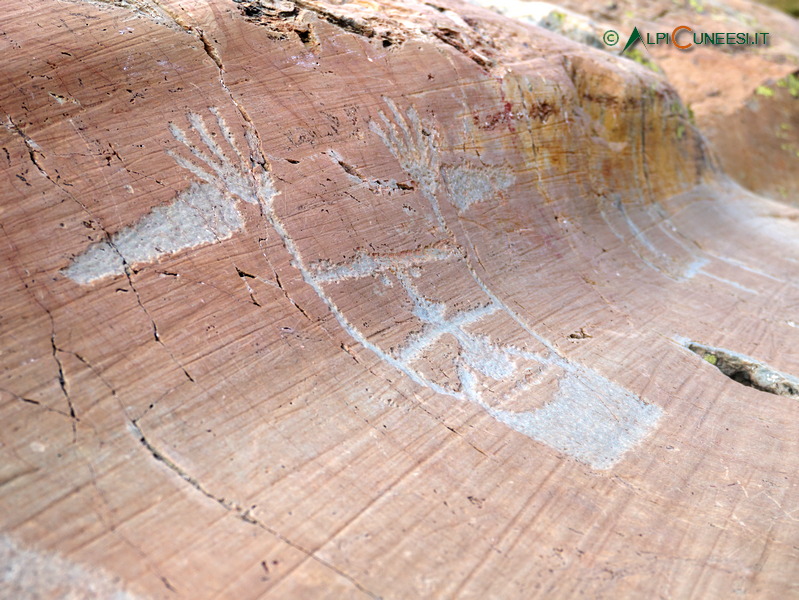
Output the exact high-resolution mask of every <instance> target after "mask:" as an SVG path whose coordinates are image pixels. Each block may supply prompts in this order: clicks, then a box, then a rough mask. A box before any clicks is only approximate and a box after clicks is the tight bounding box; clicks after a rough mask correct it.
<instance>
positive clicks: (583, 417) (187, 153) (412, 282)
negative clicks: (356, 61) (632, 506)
mask: <svg viewBox="0 0 799 600" xmlns="http://www.w3.org/2000/svg"><path fill="white" fill-rule="evenodd" d="M386 105H387V107H388V109H389V112H390V116H387V115H386V114H384V113H382V112H381V113H380V114H379V118H380V122H379V123H378V122H377V121H373V122H372V130H373V131H374V133H375V134H376V135H377V136H378V137H379V138H380V139H381V140H382V141H383V143H384V144H385V146H386V147H387V148H388V149H389V151H390V152H391V154H392V155H393V156H394V157H395V158H396V160H397V161H398V162H399V164H400V166H401V167H402V169H403V170H404V171H405V172H406V173H407V174H408V176H409V177H410V178H411V179H412V180H413V181H414V182H415V184H416V186H417V189H418V190H419V193H420V194H421V196H422V197H423V199H424V201H425V202H427V203H428V205H429V208H430V211H431V212H432V218H431V222H432V227H431V232H432V233H431V234H430V235H431V236H432V240H430V241H428V242H426V243H414V240H413V239H408V240H405V241H406V242H407V243H406V244H404V247H402V248H399V247H398V248H397V249H396V251H393V250H388V251H381V252H377V251H369V252H366V251H364V250H363V249H354V250H353V252H352V253H351V256H349V257H345V258H344V259H343V260H341V259H340V258H339V259H336V260H333V259H332V258H316V259H314V260H311V261H308V260H306V258H305V257H304V255H303V251H302V250H301V247H300V246H301V245H300V243H299V242H298V241H297V239H298V236H297V233H302V232H298V231H296V230H295V229H294V225H291V224H287V223H284V220H283V219H282V218H281V216H280V215H279V214H278V213H277V211H276V209H275V206H274V202H273V199H274V197H275V195H276V190H275V186H274V183H273V180H272V177H271V174H270V170H269V165H268V163H267V161H266V159H265V157H264V154H263V151H262V149H261V148H260V144H259V141H258V138H257V136H256V134H255V131H254V130H253V129H252V126H251V125H250V124H249V122H247V123H246V124H245V132H246V133H245V139H246V148H247V155H245V153H243V152H241V151H240V150H239V143H238V142H237V140H236V139H235V136H234V135H233V134H232V132H231V131H230V129H229V128H228V126H227V124H226V123H225V121H224V119H223V118H222V116H221V115H220V113H219V112H218V111H216V110H215V109H211V114H212V116H213V117H214V122H215V127H216V129H218V131H219V132H220V133H221V140H220V141H217V139H215V136H214V135H212V134H211V133H210V129H209V126H208V124H207V123H206V122H205V120H204V119H203V118H202V117H201V116H200V115H198V114H196V113H188V115H187V119H188V123H189V129H188V131H184V130H183V129H181V128H180V127H178V126H177V125H175V124H172V125H171V126H170V129H171V132H172V135H173V137H174V138H175V140H176V141H177V142H179V143H180V144H181V145H182V146H183V147H184V149H183V151H180V152H170V155H171V156H172V158H173V159H174V160H175V161H176V163H177V164H178V165H179V166H181V167H182V168H183V169H185V170H186V171H187V172H189V173H191V174H192V176H193V177H195V178H196V179H197V180H198V181H196V182H194V183H191V184H190V185H189V187H188V188H187V189H186V190H184V191H183V192H181V193H180V194H178V196H177V198H176V200H175V201H174V202H173V203H171V204H169V205H166V206H163V207H157V208H155V209H153V211H152V212H151V213H149V214H148V215H146V216H145V217H143V218H142V219H141V220H140V221H139V222H138V223H136V224H134V225H131V226H129V227H127V228H125V229H123V230H122V231H120V232H118V233H117V234H114V235H112V236H111V238H110V239H109V240H106V241H105V242H101V243H99V244H95V245H94V246H91V247H89V248H88V249H87V250H86V252H84V253H83V254H82V255H80V256H78V257H76V259H75V260H74V261H73V263H72V264H71V265H70V266H69V267H68V268H67V269H65V270H64V274H65V275H67V276H69V277H71V278H72V279H74V280H75V281H77V282H78V283H87V282H90V281H93V280H96V279H99V278H102V277H106V276H111V275H116V274H121V273H124V272H125V269H126V267H127V265H130V264H133V263H137V262H152V261H154V260H157V259H158V258H160V257H161V256H163V255H165V254H170V253H173V252H177V251H179V250H182V249H185V248H190V247H194V246H198V245H201V244H206V243H216V242H219V241H220V240H222V239H225V238H227V237H230V236H231V235H233V233H234V232H236V231H238V230H240V229H242V228H243V226H244V225H243V219H242V217H241V215H240V213H239V211H238V209H237V205H238V202H239V201H244V202H248V203H252V204H255V205H258V206H260V213H261V215H262V217H263V218H264V219H265V220H266V221H267V223H268V224H269V225H271V227H272V228H273V229H274V230H275V232H276V233H277V234H278V236H279V237H280V238H281V240H282V242H283V245H284V246H285V248H286V249H287V250H288V252H289V253H290V254H291V255H292V259H293V260H292V262H293V265H294V266H295V267H296V268H297V269H299V271H300V272H301V274H302V276H303V279H304V281H305V282H306V283H307V284H308V285H310V286H311V287H312V288H313V289H314V291H315V292H316V293H317V294H318V295H319V297H320V298H321V299H322V300H323V301H324V302H325V304H326V305H327V307H328V308H329V310H330V311H331V312H332V313H333V315H334V316H335V318H336V319H337V321H338V322H339V324H340V325H341V327H342V328H343V329H344V330H345V331H346V332H347V333H348V334H349V335H350V336H352V338H353V339H355V340H356V341H358V342H359V343H361V344H362V345H363V346H364V347H365V348H367V349H369V350H371V351H373V352H374V353H376V354H377V355H378V356H379V357H380V358H381V359H382V360H384V361H385V362H386V363H387V364H388V365H390V366H392V367H394V368H396V369H397V370H399V371H400V372H402V373H404V374H405V375H406V376H408V377H409V378H410V379H412V380H413V381H415V382H416V383H417V384H419V385H422V386H426V387H428V388H430V389H431V390H433V391H434V392H437V393H440V394H445V395H447V396H449V397H452V398H453V399H455V400H458V401H463V402H469V403H472V404H475V405H477V406H479V407H480V408H481V409H483V410H485V411H486V413H487V414H489V415H490V416H491V417H493V418H494V419H496V420H497V421H499V422H502V423H504V424H505V425H507V426H509V427H511V428H512V429H514V430H516V431H518V432H520V433H522V434H524V435H526V436H529V437H531V438H533V439H535V440H538V441H540V442H544V443H546V444H548V445H550V446H552V447H553V448H555V449H557V450H559V451H562V452H565V453H567V454H569V455H570V456H572V457H574V458H576V459H578V460H580V461H582V462H584V463H586V464H589V465H591V466H592V467H594V468H598V469H604V468H609V467H610V466H612V465H613V464H614V463H615V462H616V461H618V460H619V458H620V457H621V456H622V454H623V453H624V452H625V451H626V450H627V449H628V448H630V447H631V446H632V445H634V444H635V443H637V442H638V441H640V440H641V439H642V438H643V437H644V436H645V435H647V433H648V432H649V431H650V430H651V429H652V427H654V425H655V423H656V422H657V420H658V418H659V416H660V414H661V410H660V409H659V408H658V407H657V406H653V405H647V404H645V403H643V402H642V401H641V400H640V399H639V398H637V397H636V396H635V395H634V394H632V393H630V392H629V391H627V390H625V389H624V388H622V387H621V386H619V385H617V384H615V383H613V382H611V381H609V380H608V379H606V378H605V377H603V376H602V375H600V374H598V373H596V372H595V371H593V370H591V369H588V368H586V367H584V366H582V365H577V364H574V363H572V362H570V361H568V360H567V359H566V358H565V357H563V356H562V355H561V354H559V352H558V351H557V350H556V348H555V347H554V345H553V344H552V343H551V342H549V341H548V340H547V339H545V338H544V337H543V336H541V335H539V334H538V333H536V332H535V330H534V329H532V328H531V327H528V326H527V325H526V324H525V322H524V321H523V320H522V319H521V318H520V317H519V316H518V315H516V314H514V313H513V312H512V311H511V310H509V308H508V307H507V306H506V305H505V304H504V303H503V302H502V301H501V299H500V298H498V297H496V296H495V295H494V294H493V293H492V292H491V290H490V289H489V288H488V286H486V285H485V284H484V282H483V281H481V280H480V278H479V277H478V276H477V275H476V273H475V271H474V269H473V268H472V267H471V265H470V262H469V257H468V255H467V252H466V251H465V250H464V248H463V247H462V245H461V244H459V243H458V240H457V239H456V238H455V235H454V234H453V233H452V231H451V228H450V227H448V224H447V221H446V219H445V217H444V212H443V211H442V207H441V202H443V201H446V202H449V203H450V204H451V205H452V206H453V207H455V209H456V211H457V212H458V214H463V213H466V212H468V211H469V210H470V208H471V207H472V206H474V205H476V204H479V203H481V202H489V201H491V200H492V199H493V198H495V197H496V195H497V194H498V193H499V192H500V191H502V190H508V189H510V188H511V186H512V185H513V182H514V178H513V174H512V172H511V171H510V170H509V169H508V168H506V167H502V166H495V167H494V166H483V167H482V168H480V169H477V168H475V167H474V166H473V165H471V164H469V163H468V162H467V161H464V162H463V163H460V164H442V163H441V160H440V157H439V151H438V147H437V139H436V135H437V134H436V130H435V128H434V127H432V126H431V125H429V124H423V123H422V122H421V120H420V118H419V116H418V114H417V112H416V111H415V110H414V109H413V108H411V109H409V110H407V111H405V113H402V112H401V111H400V110H399V109H398V108H397V107H396V106H395V105H394V103H392V102H391V101H390V100H387V101H386ZM222 140H224V142H222ZM333 155H336V154H335V153H333ZM379 233H380V232H378V234H379ZM409 235H411V234H409ZM408 247H411V248H412V249H410V250H409V249H408ZM352 284H358V285H362V286H363V285H365V286H366V287H367V288H368V289H370V290H373V291H374V293H375V294H376V295H375V296H373V297H378V296H379V295H380V294H384V293H385V291H386V290H389V291H390V292H391V294H392V296H391V297H390V300H389V304H388V308H389V310H387V311H385V313H384V320H385V322H384V323H381V324H380V325H381V327H380V329H381V330H383V331H388V332H389V335H391V336H393V337H391V338H390V340H391V341H386V340H387V338H385V337H380V335H378V334H376V333H372V332H371V331H369V330H367V329H366V328H365V327H364V325H363V324H362V323H361V322H360V320H359V319H358V318H356V316H355V314H354V313H353V310H354V309H353V308H341V307H342V306H345V305H346V303H344V302H340V301H337V298H338V297H340V296H341V295H342V294H343V293H345V292H346V291H347V290H349V289H351V288H348V287H347V286H348V285H352ZM453 289H454V290H456V291H457V296H458V297H454V296H453V291H452V290H453ZM462 298H467V299H466V300H462ZM464 302H465V303H466V306H465V307H462V306H458V304H459V303H460V304H463V303H464ZM350 304H352V303H350ZM399 313H403V314H406V316H407V318H406V319H404V321H405V329H403V328H402V326H401V325H400V323H399V320H398V319H397V317H396V315H397V314H399ZM408 324H410V325H408ZM382 335H383V336H385V335H386V334H382Z"/></svg>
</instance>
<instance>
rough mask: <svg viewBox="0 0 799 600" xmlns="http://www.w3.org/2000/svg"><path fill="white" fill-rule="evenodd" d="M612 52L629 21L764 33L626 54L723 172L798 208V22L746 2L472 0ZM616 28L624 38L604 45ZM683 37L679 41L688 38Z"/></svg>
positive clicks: (649, 28)
mask: <svg viewBox="0 0 799 600" xmlns="http://www.w3.org/2000/svg"><path fill="white" fill-rule="evenodd" d="M469 1H470V2H473V3H475V4H479V5H484V6H489V7H493V8H495V9H496V10H501V11H502V12H504V13H506V14H510V15H512V16H515V17H517V18H520V19H524V20H526V21H529V22H533V23H535V24H540V25H541V26H543V27H546V28H548V29H551V30H554V31H557V32H559V33H562V34H564V35H566V36H568V37H570V38H572V39H577V40H578V41H581V42H584V43H589V44H593V45H594V46H596V47H599V48H603V49H605V50H607V51H609V52H612V53H616V54H618V53H619V52H620V51H621V50H622V49H623V48H624V43H625V42H626V40H627V39H628V37H629V36H630V34H631V33H632V31H633V28H634V27H638V28H639V30H640V31H641V32H642V35H646V34H647V33H648V34H650V35H651V36H652V37H653V38H654V37H655V34H656V32H665V33H670V32H672V31H674V29H675V28H676V27H680V26H685V27H690V28H691V30H692V31H694V32H697V33H699V32H704V33H727V32H750V33H755V32H760V33H764V32H765V33H768V42H769V43H768V44H766V45H756V46H736V45H732V46H728V45H708V44H703V45H697V44H694V45H693V46H692V47H691V48H690V49H686V50H683V51H678V50H677V49H676V48H674V47H673V46H671V45H669V46H667V45H664V44H656V45H655V44H650V45H648V46H647V47H646V48H643V47H642V45H641V44H640V43H639V44H638V45H637V47H634V48H632V49H631V50H630V51H629V52H628V56H629V57H630V58H632V59H633V60H635V61H638V62H639V63H641V64H644V65H645V66H647V67H648V68H649V69H651V70H653V71H655V72H658V73H662V74H663V75H665V76H666V77H668V80H669V82H670V83H671V84H672V85H673V86H674V88H675V89H676V90H677V92H678V93H679V94H680V97H681V98H682V100H683V102H684V103H685V104H686V106H687V107H688V109H689V117H690V119H691V121H692V122H693V121H695V122H696V124H697V125H698V126H699V127H700V129H701V130H702V132H703V134H704V135H705V136H707V139H708V140H709V142H710V146H711V147H712V149H713V153H714V155H715V156H716V157H717V159H718V161H719V163H720V164H721V166H722V168H723V169H724V170H725V171H726V172H727V173H728V174H729V175H730V176H731V177H732V178H733V179H735V180H736V181H737V182H739V183H740V184H741V185H743V186H745V187H746V188H748V189H750V190H752V191H755V192H758V193H760V194H764V195H766V196H769V197H771V198H773V199H776V200H780V201H782V202H786V203H788V204H791V205H793V206H799V200H797V198H799V108H797V105H799V20H797V19H795V18H791V17H789V16H788V15H786V14H784V13H781V12H779V11H777V10H775V9H772V8H768V7H766V6H761V5H759V4H756V3H752V2H749V1H748V0H723V1H718V0H687V1H673V2H661V1H660V0H646V1H639V0H635V1H631V0H620V1H614V2H610V3H604V2H588V1H586V0H563V1H562V2H560V3H559V4H560V5H559V6H555V5H552V4H548V3H546V2H525V1H522V0H499V1H496V0H469ZM608 29H613V30H614V31H617V32H618V33H619V35H620V37H621V43H620V44H619V45H618V46H615V47H609V46H607V45H605V44H603V42H602V35H603V33H604V32H605V31H606V30H608ZM691 41H692V38H691V34H690V33H687V32H686V33H683V38H681V39H680V43H682V44H687V43H691Z"/></svg>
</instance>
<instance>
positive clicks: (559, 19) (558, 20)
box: [548, 10, 566, 27]
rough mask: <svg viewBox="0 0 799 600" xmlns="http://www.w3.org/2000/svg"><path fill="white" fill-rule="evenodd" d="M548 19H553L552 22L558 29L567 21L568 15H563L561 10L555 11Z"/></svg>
mask: <svg viewBox="0 0 799 600" xmlns="http://www.w3.org/2000/svg"><path fill="white" fill-rule="evenodd" d="M548 18H549V19H551V20H552V22H553V23H554V24H555V25H557V26H558V27H562V26H563V22H564V21H565V20H566V13H562V12H560V11H559V10H553V11H552V12H551V13H549V15H548Z"/></svg>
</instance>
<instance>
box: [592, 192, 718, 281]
mask: <svg viewBox="0 0 799 600" xmlns="http://www.w3.org/2000/svg"><path fill="white" fill-rule="evenodd" d="M633 207H634V208H635V209H636V210H635V215H633V214H631V211H630V208H633ZM600 212H601V214H602V218H603V220H604V221H605V223H606V224H607V226H608V228H609V229H610V230H611V231H612V232H613V235H615V236H616V237H617V238H618V239H619V240H620V241H621V242H623V243H624V244H625V245H627V246H628V247H629V248H630V249H631V250H632V251H633V252H634V253H635V254H636V256H638V258H640V259H641V260H642V261H643V262H644V263H645V264H646V265H647V266H648V267H650V268H651V269H654V270H655V271H658V272H660V273H663V274H664V275H666V276H667V277H670V278H671V279H674V280H676V281H685V280H687V279H691V278H692V277H694V276H695V275H697V274H698V273H700V272H702V267H704V266H705V265H706V264H707V263H708V262H709V259H708V258H706V257H705V256H703V255H702V253H701V252H700V251H699V249H698V248H697V247H696V246H695V245H694V244H693V242H691V241H690V240H687V239H684V238H683V237H682V236H681V235H680V234H679V232H677V230H676V228H675V227H674V225H672V223H671V217H670V216H669V215H668V213H666V211H665V210H663V208H662V207H661V206H660V205H659V204H657V203H654V204H651V205H648V206H635V205H632V206H628V205H626V204H625V203H624V201H623V200H622V198H621V196H619V195H614V196H612V197H610V198H602V199H601V200H600ZM642 220H643V223H644V224H643V226H642V225H640V224H639V221H642Z"/></svg>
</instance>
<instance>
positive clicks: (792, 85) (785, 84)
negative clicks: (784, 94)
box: [777, 73, 799, 98]
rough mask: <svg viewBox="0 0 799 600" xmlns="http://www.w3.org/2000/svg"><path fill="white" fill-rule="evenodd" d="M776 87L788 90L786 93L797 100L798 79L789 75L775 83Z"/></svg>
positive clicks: (798, 95)
mask: <svg viewBox="0 0 799 600" xmlns="http://www.w3.org/2000/svg"><path fill="white" fill-rule="evenodd" d="M777 85H778V86H779V87H781V88H788V93H789V94H790V95H791V96H793V97H794V98H799V77H797V76H796V75H795V74H794V73H791V74H790V75H788V76H787V77H784V78H782V79H780V80H779V81H777Z"/></svg>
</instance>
